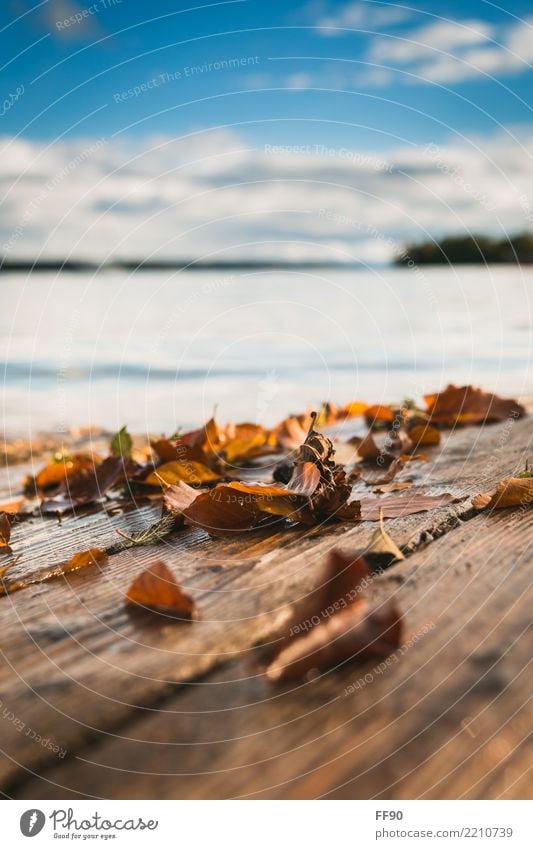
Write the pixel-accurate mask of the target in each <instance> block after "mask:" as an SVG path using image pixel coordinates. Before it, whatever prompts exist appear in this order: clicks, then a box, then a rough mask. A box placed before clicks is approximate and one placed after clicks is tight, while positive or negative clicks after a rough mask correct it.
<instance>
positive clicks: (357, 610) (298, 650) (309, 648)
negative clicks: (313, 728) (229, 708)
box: [262, 550, 402, 682]
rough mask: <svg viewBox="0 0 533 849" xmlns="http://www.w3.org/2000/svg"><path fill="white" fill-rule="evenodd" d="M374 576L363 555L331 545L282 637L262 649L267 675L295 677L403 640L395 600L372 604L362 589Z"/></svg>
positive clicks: (378, 652) (381, 653) (376, 653)
mask: <svg viewBox="0 0 533 849" xmlns="http://www.w3.org/2000/svg"><path fill="white" fill-rule="evenodd" d="M370 579H371V573H370V570H369V569H368V566H367V564H366V562H365V560H364V559H363V558H361V557H360V556H358V555H356V556H355V557H352V556H350V555H349V554H347V553H345V552H340V551H337V550H334V551H332V552H331V554H330V557H329V561H328V564H327V566H326V569H325V571H324V575H323V577H322V579H321V580H320V581H319V582H318V584H317V586H316V587H315V589H314V590H313V591H312V592H311V593H310V594H309V596H308V598H307V599H306V600H305V601H304V602H303V603H302V604H300V605H298V606H297V607H296V609H295V610H294V612H293V615H292V616H291V618H290V620H289V622H288V623H287V624H286V626H285V632H284V634H283V635H282V637H281V640H280V641H277V642H276V643H275V644H273V645H272V646H270V647H268V648H267V649H266V650H264V651H263V653H262V658H263V659H264V661H265V662H266V663H267V668H266V671H265V674H266V677H267V678H268V679H269V680H270V681H273V682H285V681H294V680H298V679H300V678H302V677H304V676H305V675H306V673H308V672H310V671H311V670H313V669H318V670H325V669H328V668H330V667H332V666H336V665H338V664H339V663H342V662H344V661H346V660H352V659H354V658H357V659H358V660H364V659H367V658H370V657H373V658H375V657H385V656H386V655H388V654H390V652H391V651H394V649H396V648H397V647H398V646H399V644H400V637H401V633H402V618H401V615H400V614H399V612H398V610H397V608H396V606H395V605H394V604H393V603H391V602H389V603H388V604H386V605H383V606H382V607H381V608H378V609H372V608H370V607H369V605H368V604H367V602H366V601H365V600H364V598H363V593H364V589H365V587H366V584H367V582H368V581H369V580H370Z"/></svg>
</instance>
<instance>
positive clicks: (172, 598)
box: [126, 560, 197, 619]
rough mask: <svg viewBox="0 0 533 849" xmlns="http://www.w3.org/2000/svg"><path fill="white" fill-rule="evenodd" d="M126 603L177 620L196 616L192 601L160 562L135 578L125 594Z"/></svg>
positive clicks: (166, 567)
mask: <svg viewBox="0 0 533 849" xmlns="http://www.w3.org/2000/svg"><path fill="white" fill-rule="evenodd" d="M126 603H127V604H129V605H136V606H138V607H141V608H144V609H148V610H151V611H154V612H156V613H164V614H168V615H171V616H173V617H175V618H177V619H194V618H196V616H197V609H196V605H195V603H194V601H193V599H192V598H191V597H190V596H188V595H187V594H186V593H184V592H183V590H182V589H181V587H180V586H179V584H178V582H177V581H176V579H175V577H174V575H173V574H172V572H171V570H170V569H169V568H168V566H167V565H166V563H164V562H163V561H162V560H158V561H156V562H155V563H153V564H152V565H151V566H149V567H148V568H147V569H145V570H144V571H143V572H141V574H140V575H138V576H137V577H136V578H135V580H134V581H133V583H132V584H131V586H130V588H129V589H128V592H127V593H126Z"/></svg>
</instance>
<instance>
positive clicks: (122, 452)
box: [110, 425, 133, 459]
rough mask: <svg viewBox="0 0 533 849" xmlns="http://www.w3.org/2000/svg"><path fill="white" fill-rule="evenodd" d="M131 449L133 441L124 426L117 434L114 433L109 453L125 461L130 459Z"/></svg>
mask: <svg viewBox="0 0 533 849" xmlns="http://www.w3.org/2000/svg"><path fill="white" fill-rule="evenodd" d="M132 448H133V439H132V438H131V436H130V434H129V433H128V430H127V428H126V426H125V425H124V427H121V428H120V430H119V431H118V433H116V434H115V435H114V437H113V439H112V440H111V445H110V451H111V455H112V456H113V457H123V458H124V459H127V458H129V457H131V450H132Z"/></svg>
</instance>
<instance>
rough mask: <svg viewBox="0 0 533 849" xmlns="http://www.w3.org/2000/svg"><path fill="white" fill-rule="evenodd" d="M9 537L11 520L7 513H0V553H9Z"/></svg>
mask: <svg viewBox="0 0 533 849" xmlns="http://www.w3.org/2000/svg"><path fill="white" fill-rule="evenodd" d="M10 537H11V520H10V518H9V516H8V514H7V513H0V554H11V548H10V546H9V538H10Z"/></svg>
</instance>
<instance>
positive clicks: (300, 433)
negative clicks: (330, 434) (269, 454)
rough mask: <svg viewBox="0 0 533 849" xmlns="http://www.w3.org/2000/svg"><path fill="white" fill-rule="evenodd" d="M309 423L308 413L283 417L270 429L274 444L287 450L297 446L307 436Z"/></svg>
mask: <svg viewBox="0 0 533 849" xmlns="http://www.w3.org/2000/svg"><path fill="white" fill-rule="evenodd" d="M310 424H311V417H310V415H308V414H305V415H303V416H289V417H288V418H286V419H283V421H282V422H280V423H279V424H278V425H277V426H276V427H275V428H274V430H273V431H272V436H273V439H274V444H275V445H276V446H277V447H279V448H282V449H284V450H287V451H292V450H293V449H295V448H299V447H300V445H301V444H302V442H304V440H305V438H306V436H307V432H308V430H309V425H310Z"/></svg>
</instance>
